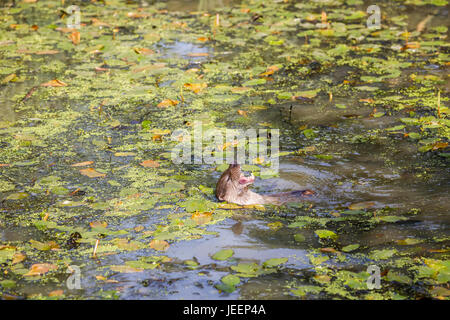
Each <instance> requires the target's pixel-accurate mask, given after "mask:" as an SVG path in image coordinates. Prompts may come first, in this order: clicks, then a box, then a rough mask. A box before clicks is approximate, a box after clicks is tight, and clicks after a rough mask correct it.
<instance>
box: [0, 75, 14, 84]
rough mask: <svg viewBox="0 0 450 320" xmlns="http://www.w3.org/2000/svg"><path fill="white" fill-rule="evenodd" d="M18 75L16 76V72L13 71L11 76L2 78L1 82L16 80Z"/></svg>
mask: <svg viewBox="0 0 450 320" xmlns="http://www.w3.org/2000/svg"><path fill="white" fill-rule="evenodd" d="M16 77H17V76H16V74H15V73H11V74H10V75H9V76H6V77H5V78H4V79H3V80H2V82H1V84H5V83H8V82H10V81H12V80H14V79H15V78H16Z"/></svg>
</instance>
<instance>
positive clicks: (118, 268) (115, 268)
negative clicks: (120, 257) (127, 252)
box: [109, 265, 144, 273]
mask: <svg viewBox="0 0 450 320" xmlns="http://www.w3.org/2000/svg"><path fill="white" fill-rule="evenodd" d="M109 268H110V269H111V270H112V271H115V272H120V273H135V272H142V271H144V269H140V268H133V267H131V266H126V265H118V266H109Z"/></svg>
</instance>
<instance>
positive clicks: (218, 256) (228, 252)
mask: <svg viewBox="0 0 450 320" xmlns="http://www.w3.org/2000/svg"><path fill="white" fill-rule="evenodd" d="M233 254H234V251H233V250H232V249H223V250H220V251H217V252H216V253H215V254H214V255H213V256H212V257H211V258H213V259H214V260H227V259H228V258H230V257H231V256H233Z"/></svg>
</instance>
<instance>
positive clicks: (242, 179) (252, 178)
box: [239, 173, 255, 184]
mask: <svg viewBox="0 0 450 320" xmlns="http://www.w3.org/2000/svg"><path fill="white" fill-rule="evenodd" d="M254 181H255V176H254V175H253V173H252V174H251V175H250V176H249V177H246V176H245V175H244V174H243V173H241V176H240V177H239V183H240V184H251V183H253V182H254Z"/></svg>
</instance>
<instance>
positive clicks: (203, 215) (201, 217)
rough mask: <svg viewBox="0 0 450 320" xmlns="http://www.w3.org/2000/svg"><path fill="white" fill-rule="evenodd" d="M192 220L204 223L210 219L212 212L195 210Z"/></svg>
mask: <svg viewBox="0 0 450 320" xmlns="http://www.w3.org/2000/svg"><path fill="white" fill-rule="evenodd" d="M191 218H192V220H194V221H195V222H196V223H197V224H206V223H208V222H210V221H211V219H212V212H196V213H194V214H193V215H192V217H191Z"/></svg>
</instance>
